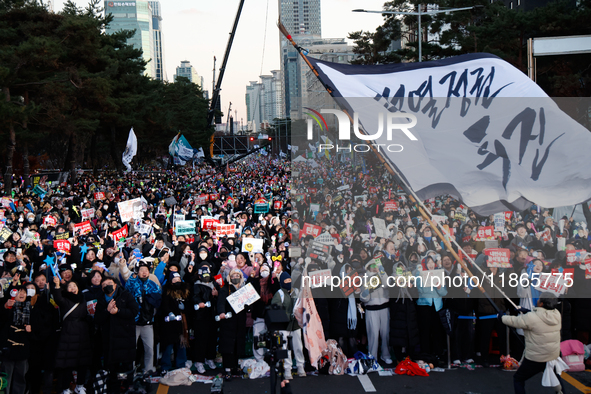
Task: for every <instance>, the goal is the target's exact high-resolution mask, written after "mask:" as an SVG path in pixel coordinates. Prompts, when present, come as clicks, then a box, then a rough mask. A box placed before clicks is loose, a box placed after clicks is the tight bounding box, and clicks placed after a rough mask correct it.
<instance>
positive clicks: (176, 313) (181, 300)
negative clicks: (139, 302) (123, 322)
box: [160, 272, 189, 374]
mask: <svg viewBox="0 0 591 394" xmlns="http://www.w3.org/2000/svg"><path fill="white" fill-rule="evenodd" d="M163 290H164V291H163V293H164V296H163V297H162V305H161V308H160V314H161V316H162V317H161V318H162V319H163V320H164V323H163V325H162V329H161V331H160V343H161V345H162V348H163V349H164V350H163V351H162V361H161V365H162V374H164V373H165V372H166V371H169V370H171V369H172V351H173V349H174V358H175V363H176V368H184V367H185V363H186V362H187V350H186V348H187V347H188V345H189V332H188V327H187V317H186V313H187V312H188V305H189V288H188V287H187V285H186V284H185V283H184V282H183V281H182V280H181V275H180V274H179V273H178V272H172V273H171V274H170V280H169V282H168V283H167V284H166V285H165V286H164V289H163Z"/></svg>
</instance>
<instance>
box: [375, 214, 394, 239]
mask: <svg viewBox="0 0 591 394" xmlns="http://www.w3.org/2000/svg"><path fill="white" fill-rule="evenodd" d="M372 220H373V226H374V230H375V232H376V235H377V236H378V237H382V238H389V237H390V232H389V231H388V229H387V228H386V221H385V220H384V219H380V218H372Z"/></svg>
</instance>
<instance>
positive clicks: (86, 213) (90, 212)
mask: <svg viewBox="0 0 591 394" xmlns="http://www.w3.org/2000/svg"><path fill="white" fill-rule="evenodd" d="M80 213H81V214H82V220H85V219H92V218H93V217H94V208H89V209H83V210H81V211H80Z"/></svg>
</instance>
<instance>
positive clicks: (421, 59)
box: [353, 4, 482, 62]
mask: <svg viewBox="0 0 591 394" xmlns="http://www.w3.org/2000/svg"><path fill="white" fill-rule="evenodd" d="M478 7H482V6H481V5H475V6H472V7H461V8H448V9H445V10H430V11H425V12H421V4H418V6H417V8H418V10H419V11H418V12H410V11H368V10H363V9H357V10H353V12H367V13H371V14H388V15H417V16H418V17H419V18H418V19H419V62H422V61H423V45H422V42H423V35H422V32H421V15H435V14H442V13H446V14H447V13H449V12H454V11H464V10H472V9H474V8H478Z"/></svg>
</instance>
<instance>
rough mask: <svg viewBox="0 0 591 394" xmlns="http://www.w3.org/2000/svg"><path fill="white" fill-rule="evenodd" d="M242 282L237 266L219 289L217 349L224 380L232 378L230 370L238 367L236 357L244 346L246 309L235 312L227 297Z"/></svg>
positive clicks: (241, 285) (242, 350)
mask: <svg viewBox="0 0 591 394" xmlns="http://www.w3.org/2000/svg"><path fill="white" fill-rule="evenodd" d="M244 283H245V281H244V276H243V274H242V271H241V270H240V269H238V268H234V269H233V270H231V271H230V273H229V274H228V276H227V279H226V284H225V286H224V287H222V288H221V289H220V292H219V297H218V302H217V313H219V315H218V316H219V319H220V345H219V351H220V353H221V354H222V359H223V365H224V368H225V370H226V373H225V379H226V380H231V379H232V370H233V369H234V370H236V369H237V368H238V359H239V358H241V357H243V356H244V353H245V346H246V310H244V309H243V310H242V311H240V312H239V313H235V311H234V310H233V309H232V306H231V305H230V303H229V302H228V301H227V298H228V296H230V295H231V294H233V293H235V292H237V291H238V290H240V289H241V288H242V287H243V286H244ZM229 313H231V315H229Z"/></svg>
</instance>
